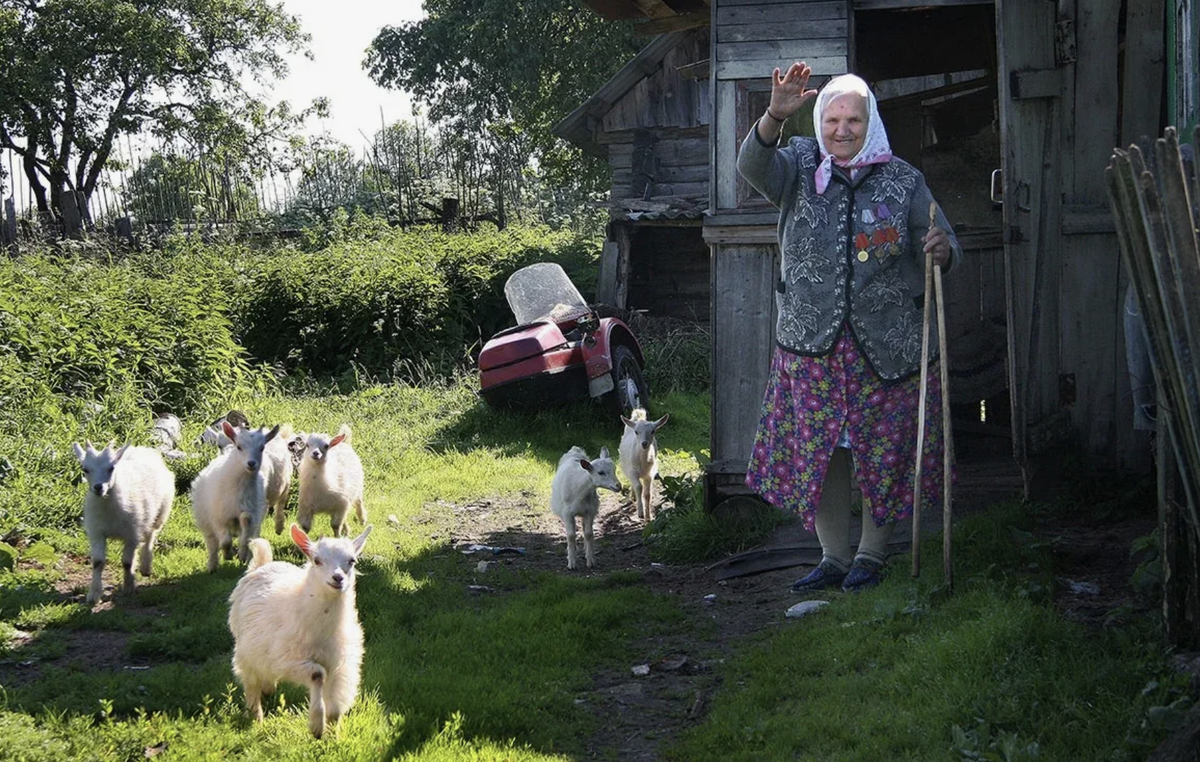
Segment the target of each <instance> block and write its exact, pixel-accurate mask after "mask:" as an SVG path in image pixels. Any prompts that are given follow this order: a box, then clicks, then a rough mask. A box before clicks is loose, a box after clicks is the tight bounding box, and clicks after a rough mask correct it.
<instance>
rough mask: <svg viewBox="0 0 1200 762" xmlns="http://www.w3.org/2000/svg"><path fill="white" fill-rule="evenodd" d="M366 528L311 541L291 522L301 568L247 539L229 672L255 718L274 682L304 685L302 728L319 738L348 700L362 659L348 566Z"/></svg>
mask: <svg viewBox="0 0 1200 762" xmlns="http://www.w3.org/2000/svg"><path fill="white" fill-rule="evenodd" d="M370 533H371V527H369V526H368V527H367V528H365V529H363V532H362V534H360V535H359V536H358V537H356V538H354V540H353V541H351V540H348V539H345V538H340V537H338V538H333V537H323V538H321V539H320V540H318V541H316V542H313V541H312V540H310V539H309V537H308V535H307V534H305V533H304V530H302V529H300V527H298V526H296V525H295V524H293V525H292V541H293V542H295V543H296V545H297V546H298V547H299V548H300V550H301V551H303V553H304V555H305V556H306V557H307V558H308V563H306V564H305V565H304V566H303V567H299V566H294V565H292V564H289V563H287V562H285V561H272V560H271V545H270V544H269V543H268V542H267V541H266V540H264V539H261V538H257V539H254V540H252V541H251V542H250V548H251V550H252V552H253V559H252V560H251V562H250V566H249V568H248V569H247V570H246V574H245V575H244V576H243V577H242V578H241V580H240V581H238V584H237V587H236V588H234V590H233V594H232V595H230V596H229V604H230V605H229V631H230V632H232V633H233V672H234V674H235V675H237V678H238V680H240V681H241V683H242V687H243V688H244V689H245V691H246V709H247V710H248V711H249V713H250V716H251V718H252V719H254V720H255V721H259V720H262V717H263V710H262V697H263V695H264V694H270V693H273V692H274V691H275V687H276V685H277V684H278V683H279V681H280V680H283V681H286V682H289V683H295V684H296V685H303V686H306V687H307V688H308V692H309V704H308V729H309V730H310V731H311V732H312V734H313V735H314V736H316V737H317V738H320V737H321V735H322V734H323V733H324V732H325V726H326V724H327V723H335V722H337V721H338V719H339V718H340V717H341V716H342V715H343V714H345V713H346V712H347V711H349V709H350V706H351V705H352V704H353V703H354V699H355V697H356V696H357V695H358V683H359V678H360V673H361V669H362V658H363V631H362V625H360V624H359V622H358V609H357V607H356V605H355V594H354V579H355V571H354V570H355V565H356V563H357V562H358V557H359V555H361V553H362V549H363V546H364V545H365V544H366V542H367V535H369V534H370Z"/></svg>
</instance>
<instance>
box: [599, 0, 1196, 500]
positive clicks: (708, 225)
mask: <svg viewBox="0 0 1200 762" xmlns="http://www.w3.org/2000/svg"><path fill="white" fill-rule="evenodd" d="M588 4H589V5H590V6H591V7H592V8H593V9H595V10H597V12H600V13H601V14H602V15H605V16H606V17H608V18H637V17H641V18H643V19H644V20H645V21H644V23H646V24H648V25H657V26H656V27H651V28H657V29H669V28H671V25H674V27H675V28H686V27H690V28H691V31H690V32H689V34H691V35H698V34H699V30H700V29H703V28H705V27H707V29H708V32H709V34H708V41H709V49H708V50H709V53H708V63H707V66H706V67H702V66H701V64H700V62H698V61H689V62H688V67H689V69H688V70H689V71H690V72H693V73H694V72H697V71H700V70H702V69H703V70H705V72H706V74H707V81H706V85H707V88H708V93H709V97H710V98H711V106H710V108H709V109H707V110H706V111H705V113H706V114H711V120H710V121H711V124H710V126H709V130H708V138H709V141H710V156H711V164H710V166H709V172H708V178H709V188H708V194H709V195H708V204H707V206H708V208H707V211H706V212H705V213H704V215H703V227H702V235H703V240H704V242H705V243H706V244H707V245H708V248H709V252H710V267H711V292H710V295H711V315H712V321H711V323H712V332H713V379H712V381H713V385H712V394H713V408H712V410H713V412H712V461H713V462H712V466H711V469H710V479H709V481H710V486H711V487H712V493H711V494H712V495H713V497H714V498H720V496H722V495H724V494H729V493H733V492H736V491H737V490H738V487H739V485H740V484H741V479H742V475H743V474H744V469H745V466H746V462H747V457H748V454H749V451H750V448H751V443H752V440H753V436H754V430H755V427H756V424H757V421H758V417H759V406H760V404H761V395H762V392H763V389H764V386H765V383H766V377H767V372H768V364H769V357H770V353H771V351H772V346H773V343H774V342H773V331H774V324H775V315H774V312H775V300H774V285H775V282H776V280H777V277H778V276H777V273H778V268H779V263H778V256H779V254H778V247H777V245H776V230H775V225H776V222H777V217H778V214H777V212H776V210H775V209H774V208H773V207H771V206H770V205H768V204H767V203H766V202H765V201H764V200H762V199H761V198H760V197H758V195H757V194H756V193H755V192H754V191H753V190H751V189H749V188H748V187H747V185H746V184H745V183H744V182H743V181H742V180H741V178H740V177H739V176H738V175H737V169H736V154H737V149H738V146H739V144H740V142H741V140H742V138H743V137H744V136H745V135H746V134H747V133H748V132H749V130H750V128H751V126H752V124H753V122H754V120H755V119H756V118H757V117H758V116H759V115H760V114H762V112H763V110H764V108H765V106H766V103H767V101H768V99H769V93H770V79H769V77H770V73H771V71H772V69H773V68H774V67H776V66H779V67H781V68H783V67H785V66H787V65H788V64H790V63H791V62H792V61H795V60H804V61H807V62H808V63H809V64H810V65H811V66H812V67H813V69H814V73H815V75H817V81H818V82H819V81H821V80H823V79H825V78H827V77H829V76H832V75H836V74H840V73H844V72H847V71H851V72H855V73H858V74H860V75H861V76H863V77H864V78H865V79H867V80H868V82H870V83H871V85H872V87H873V88H874V89H875V92H876V93H877V95H878V96H879V99H880V109H881V112H882V114H883V118H884V122H885V124H886V125H887V127H888V132H889V137H890V138H891V142H892V146H893V149H894V151H895V153H896V154H897V155H899V156H900V157H902V158H904V159H906V160H907V161H909V162H910V163H912V164H914V165H916V166H917V167H918V168H920V169H921V170H922V171H923V172H924V173H925V175H926V178H927V180H928V183H929V186H930V188H931V189H932V190H933V193H934V195H935V197H937V198H938V200H939V202H940V203H941V204H942V206H943V208H944V209H945V211H946V213H947V214H948V216H949V217H950V219H951V221H952V223H953V224H954V225H955V229H956V231H957V232H958V234H959V239H960V241H961V242H962V243H963V245H964V249H965V252H966V257H965V258H964V259H965V262H964V266H963V267H962V268H961V269H960V270H958V271H956V272H955V274H954V276H953V277H952V278H948V279H947V281H946V285H947V290H948V301H947V329H948V330H947V333H948V337H949V341H950V368H951V390H952V395H953V401H954V410H955V428H956V431H963V432H978V433H983V434H996V435H999V436H1001V437H1004V438H1006V439H1007V440H1009V441H1011V451H1012V453H1013V456H1014V457H1015V459H1016V461H1017V462H1018V463H1019V464H1020V466H1021V469H1022V473H1023V475H1024V486H1025V488H1026V491H1027V492H1028V491H1029V490H1030V489H1032V488H1033V487H1034V485H1035V484H1036V482H1037V478H1036V477H1037V475H1038V472H1039V468H1041V467H1043V466H1046V467H1048V468H1049V469H1053V468H1054V467H1055V465H1056V464H1055V463H1054V462H1053V459H1052V458H1050V457H1047V454H1048V453H1050V452H1052V451H1053V450H1054V448H1055V447H1056V446H1058V445H1060V444H1063V443H1065V442H1067V441H1071V440H1073V441H1075V442H1077V443H1079V444H1081V445H1082V446H1083V447H1084V448H1085V449H1086V450H1087V451H1088V452H1089V453H1091V454H1092V455H1093V456H1095V457H1096V458H1097V459H1098V460H1099V462H1101V463H1103V464H1105V465H1107V466H1109V467H1112V468H1125V469H1142V468H1144V467H1145V466H1146V465H1148V463H1149V455H1148V447H1147V441H1146V436H1145V435H1144V434H1141V433H1138V432H1134V430H1133V426H1132V404H1131V394H1130V385H1129V380H1128V375H1127V372H1126V367H1125V362H1124V356H1125V349H1124V335H1123V322H1122V304H1123V297H1124V294H1125V288H1126V280H1125V277H1124V275H1123V274H1122V272H1121V268H1120V257H1119V252H1118V249H1117V242H1116V239H1115V235H1114V226H1113V221H1112V217H1111V213H1110V211H1109V209H1108V205H1107V199H1106V195H1105V186H1104V175H1103V170H1104V167H1105V165H1106V164H1107V162H1108V158H1109V155H1110V153H1111V150H1112V148H1113V147H1114V146H1116V145H1120V144H1128V143H1129V142H1130V141H1132V140H1133V139H1135V138H1136V137H1137V136H1139V135H1143V134H1144V135H1154V134H1157V133H1158V132H1159V131H1160V126H1161V121H1162V113H1163V111H1164V108H1163V105H1164V104H1163V95H1164V91H1166V90H1167V88H1166V87H1165V84H1166V77H1167V75H1168V73H1169V71H1168V70H1169V68H1170V67H1168V66H1167V65H1166V63H1165V58H1166V55H1165V51H1166V50H1167V48H1166V47H1165V42H1166V38H1167V36H1168V34H1167V31H1168V30H1167V27H1166V26H1165V24H1166V20H1167V19H1168V17H1169V16H1172V15H1173V16H1175V17H1178V18H1179V19H1186V22H1187V23H1185V24H1175V25H1174V26H1172V27H1171V30H1170V31H1171V34H1172V36H1173V38H1174V39H1175V40H1176V41H1178V40H1183V39H1184V38H1187V30H1188V29H1191V30H1193V33H1194V12H1193V11H1192V10H1191V9H1190V7H1189V5H1188V3H1187V2H1184V0H1133V1H1128V2H1127V1H1126V0H1057V2H1049V1H1048V0H1006V1H1005V2H1003V3H995V4H994V3H993V2H991V0H925V2H905V1H904V0H710V1H709V2H707V3H706V5H707V6H708V7H707V9H696V8H695V5H696V3H695V2H689V3H687V4H686V6H685V5H684V4H682V3H677V2H675V1H674V0H588ZM675 33H676V34H678V32H675ZM660 39H661V38H660ZM1187 39H1190V40H1191V42H1187V41H1186V40H1185V42H1186V44H1187V45H1191V46H1192V47H1191V48H1188V49H1187V50H1185V51H1183V53H1182V54H1181V55H1182V59H1181V61H1182V63H1181V64H1180V65H1178V66H1176V68H1175V69H1174V70H1173V72H1174V74H1175V76H1174V78H1173V79H1172V87H1175V80H1178V79H1180V78H1186V77H1191V78H1192V79H1193V80H1194V78H1195V76H1196V75H1195V71H1196V61H1195V45H1194V39H1193V38H1187ZM1172 50H1174V48H1172ZM1189 56H1190V58H1189ZM1177 57H1178V56H1177ZM1189 66H1190V68H1188V67H1189ZM1189 72H1190V73H1189ZM664 76H665V75H664ZM1193 84H1194V82H1193ZM1182 90H1183V91H1187V86H1186V85H1185V86H1183V87H1182ZM1193 92H1194V89H1193ZM698 112H699V109H698ZM623 127H624V128H625V129H626V130H627V131H629V132H631V133H636V131H637V130H638V129H639V127H640V125H636V124H633V123H629V122H625V123H623ZM789 128H790V129H796V130H800V129H803V125H802V124H797V125H795V126H791V125H789ZM631 142H632V141H631ZM614 167H616V163H615V162H614ZM620 177H621V175H619V174H614V191H615V190H616V187H617V186H618V185H620V183H621V182H622V181H621V180H619V179H618V178H620ZM622 192H623V191H622ZM614 245H618V246H619V239H614ZM635 255H636V252H635ZM635 261H636V256H635ZM1005 446H1006V447H1007V446H1008V444H1007V443H1006V444H1005Z"/></svg>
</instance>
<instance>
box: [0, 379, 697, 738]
mask: <svg viewBox="0 0 1200 762" xmlns="http://www.w3.org/2000/svg"><path fill="white" fill-rule="evenodd" d="M227 404H228V406H232V407H237V408H239V409H241V410H244V411H245V412H246V413H247V414H248V416H249V417H250V419H251V420H252V421H254V422H260V421H261V422H277V421H285V420H286V421H290V422H291V423H292V424H293V425H294V426H295V427H296V428H297V429H302V430H306V431H317V430H324V431H335V430H336V429H337V427H338V426H339V425H340V424H341V423H342V422H344V421H345V422H350V423H351V425H352V426H353V428H354V444H355V448H356V450H357V451H358V452H359V454H360V455H361V457H362V459H363V462H364V464H365V468H366V477H367V485H368V486H367V493H366V499H367V508H368V511H369V512H370V514H371V521H372V523H373V524H374V526H375V532H374V533H373V534H372V535H371V538H370V540H369V542H368V545H367V549H366V557H365V558H364V561H363V563H362V564H361V565H360V569H361V578H360V580H359V583H358V588H359V598H358V602H359V612H360V617H361V619H362V622H363V627H364V631H365V633H366V637H367V644H366V649H367V658H366V661H365V663H364V668H363V686H364V697H363V701H362V703H361V704H360V705H359V706H358V708H357V709H356V710H355V711H354V712H352V713H351V714H350V715H349V716H348V717H347V718H346V720H345V722H344V723H343V724H342V726H341V727H340V728H339V730H338V732H337V734H336V737H335V738H333V739H331V740H326V741H322V742H316V741H313V740H312V739H310V738H309V737H308V735H307V731H306V726H305V720H304V716H303V708H304V707H305V706H306V705H307V696H306V695H305V693H304V692H303V691H301V690H299V689H297V688H294V687H293V688H287V689H285V690H283V691H282V692H281V695H282V696H283V699H282V701H283V707H282V709H281V708H280V707H279V706H278V704H276V705H274V707H273V708H271V707H269V711H268V718H267V721H266V722H265V723H264V724H263V725H262V726H261V727H252V726H251V725H250V724H249V723H247V722H245V721H244V720H243V719H242V717H241V694H240V689H236V687H235V686H234V684H233V676H232V672H231V669H230V665H229V656H230V651H231V648H232V638H231V636H230V634H229V631H228V628H227V625H226V616H227V612H228V602H227V601H228V597H229V593H230V592H231V590H232V588H233V586H234V585H235V584H236V582H237V579H238V578H239V576H240V572H241V570H240V568H239V567H238V566H237V565H236V564H232V563H226V564H223V565H222V566H221V567H220V568H219V569H218V571H217V572H216V573H215V574H212V575H210V574H207V573H204V572H203V565H204V547H203V542H202V540H201V538H200V535H199V534H198V532H197V531H196V529H195V527H194V524H193V522H192V518H191V515H190V504H189V501H188V500H187V497H186V495H185V494H181V495H180V496H178V497H177V498H176V502H175V505H174V509H173V511H172V515H171V518H170V520H169V521H168V524H167V526H166V527H165V529H164V531H163V532H162V534H161V535H160V540H159V544H158V552H157V553H156V557H155V566H154V572H155V574H154V578H153V579H152V580H151V582H150V583H149V584H142V585H141V586H140V587H139V590H138V592H137V596H138V607H136V608H123V607H122V604H121V601H119V600H118V602H117V604H116V606H115V607H114V608H112V609H110V610H105V611H101V612H97V613H91V612H89V611H87V610H86V608H85V607H84V606H83V605H82V604H79V603H68V602H63V601H62V599H61V597H60V595H59V594H58V593H57V592H56V591H55V590H54V588H53V582H54V580H55V577H56V573H55V572H53V571H47V570H38V569H34V568H29V567H23V568H22V569H21V570H20V571H18V572H0V625H2V626H3V627H4V628H5V630H4V631H5V632H6V633H8V634H9V635H10V636H11V634H12V632H13V630H14V628H15V629H17V630H21V631H22V632H26V633H30V634H31V635H32V636H33V639H32V640H31V641H28V642H25V643H23V644H22V645H20V646H18V647H16V648H15V649H12V650H10V651H9V652H8V653H0V658H7V659H10V660H12V661H24V660H27V659H31V658H35V657H37V658H43V659H49V658H53V657H56V656H62V655H63V654H64V652H66V650H67V647H68V642H67V641H68V639H73V640H72V643H74V644H75V645H76V647H77V648H78V647H79V644H86V643H87V642H88V640H87V638H88V637H90V636H92V634H93V632H94V633H97V634H98V633H99V632H102V631H107V632H116V633H125V634H126V635H127V637H126V639H124V641H123V643H124V645H123V648H124V651H123V652H122V653H119V654H117V655H116V662H117V668H116V669H109V670H103V671H92V670H89V669H88V663H87V662H88V659H87V658H86V657H85V658H73V659H58V660H57V661H55V662H54V664H53V665H52V666H50V665H47V666H44V667H43V673H42V678H41V679H39V680H37V681H36V682H32V683H28V684H24V685H16V686H11V687H6V688H5V690H4V692H3V693H0V758H3V759H63V758H71V759H78V758H88V759H128V758H134V757H139V756H140V755H141V753H142V751H143V750H144V749H146V748H151V747H154V746H155V745H157V744H159V743H161V742H164V741H165V742H166V743H167V745H168V748H169V750H170V752H171V753H170V755H169V756H168V757H167V758H170V759H194V758H213V759H223V758H239V759H309V758H322V759H327V758H328V759H369V758H375V757H389V758H390V757H398V758H401V759H414V760H415V759H422V760H424V759H434V760H475V759H478V760H490V759H512V760H549V759H566V758H569V757H563V756H561V755H562V754H567V755H571V754H575V755H577V754H579V753H580V752H581V751H582V749H583V748H584V744H585V743H586V739H587V738H588V737H589V735H590V734H591V733H592V732H593V731H594V729H595V725H594V723H595V720H594V719H593V717H592V715H591V713H590V712H589V711H588V710H586V709H585V708H580V707H579V706H577V705H576V703H575V701H574V699H575V698H577V697H580V696H585V695H586V694H587V692H588V689H589V688H590V686H591V681H592V679H593V676H594V674H595V673H596V671H597V670H600V669H604V668H611V667H614V666H618V665H619V666H621V667H624V666H625V665H626V664H628V663H629V662H630V661H631V660H633V659H634V658H636V652H635V651H634V646H633V644H634V642H635V641H636V640H637V639H638V638H641V637H645V636H647V635H650V634H653V633H654V632H655V631H662V632H666V631H668V630H671V629H675V628H678V627H679V626H680V625H681V623H682V614H681V612H680V610H679V608H678V606H677V605H676V604H674V603H673V602H669V601H665V600H660V599H659V598H658V597H657V596H655V595H654V594H653V593H651V592H649V591H648V590H647V589H646V588H645V586H643V585H640V584H639V580H640V577H639V575H636V574H628V573H613V574H610V575H602V576H587V575H582V574H576V575H565V574H560V573H557V572H556V573H548V572H538V571H534V570H529V569H528V568H522V567H521V566H520V565H519V564H514V565H500V566H498V567H496V568H494V569H492V570H489V572H488V577H487V579H486V584H487V585H488V586H489V587H491V588H493V589H494V590H495V593H492V594H488V595H484V596H477V595H473V594H472V593H470V592H469V591H468V585H470V584H473V583H474V582H476V581H477V580H476V579H475V574H474V572H475V570H474V566H475V559H468V558H466V557H464V556H462V555H461V554H459V553H457V552H455V551H453V550H452V549H451V548H449V547H448V544H447V543H448V540H449V536H450V533H451V532H452V531H453V530H454V529H455V526H456V522H457V519H456V517H455V514H454V513H453V511H452V510H451V509H450V508H449V507H448V506H449V504H452V503H465V502H469V501H472V500H479V499H484V498H503V497H506V496H508V497H513V498H514V502H515V504H517V505H519V504H520V503H521V502H523V503H524V504H525V505H524V506H523V507H519V508H517V510H523V511H525V512H527V513H537V512H546V513H548V507H547V506H548V496H549V485H550V480H551V478H552V476H553V471H554V468H555V466H556V464H557V460H558V457H559V456H560V455H561V453H562V452H563V451H565V450H566V449H567V448H568V447H569V446H571V445H573V444H580V445H583V446H584V447H586V448H587V449H588V450H589V451H590V452H593V453H594V452H596V451H597V450H599V448H600V447H601V446H602V445H607V446H608V447H609V448H610V449H611V450H613V451H614V452H615V449H616V445H617V442H618V440H619V436H620V425H619V423H613V422H612V421H610V420H608V419H606V418H604V417H603V416H602V415H601V414H599V413H598V412H597V411H596V410H595V409H593V408H591V407H587V406H581V407H575V408H566V409H559V410H547V411H541V412H538V413H536V414H531V415H524V414H502V413H494V412H491V411H488V410H486V409H485V408H483V407H482V406H481V405H479V404H478V403H477V401H476V398H475V395H474V393H473V391H472V389H471V385H470V384H469V383H457V384H448V385H443V386H433V387H427V388H417V387H409V386H376V387H371V388H368V389H365V390H363V391H360V392H357V393H354V394H350V395H336V394H325V393H320V392H319V391H314V392H312V393H308V394H294V395H292V396H287V397H282V396H273V397H252V398H251V397H246V398H233V399H230V400H228V401H227ZM656 410H662V411H663V412H670V413H671V414H672V423H671V436H670V437H669V438H668V437H667V436H666V435H665V434H664V442H665V443H668V444H670V445H673V447H671V448H670V449H668V450H666V451H665V452H664V460H665V466H664V470H666V471H667V472H668V473H676V474H681V473H685V472H689V471H690V472H693V473H694V472H696V470H697V469H698V465H697V461H696V458H695V457H694V456H693V454H692V453H698V452H701V451H702V450H703V449H704V447H706V446H707V419H708V416H707V410H706V404H705V401H704V399H703V398H701V397H697V396H694V395H691V396H689V395H682V394H673V395H668V396H667V397H666V398H664V399H662V400H661V403H660V404H657V405H656ZM203 423H204V422H203V421H188V422H186V426H185V432H184V441H187V442H190V441H191V440H192V439H193V438H194V437H195V436H196V435H197V434H198V433H199V431H200V429H201V428H202V425H203ZM76 489H77V490H78V494H77V495H76V498H77V504H81V503H82V491H81V488H76ZM294 499H295V498H293V500H294ZM517 520H519V516H518V517H517ZM268 524H269V522H268ZM315 531H316V532H317V533H318V534H323V533H325V532H327V531H328V530H327V528H326V526H324V525H323V524H322V523H320V521H319V522H318V524H317V526H316V527H315ZM40 536H41V537H42V539H43V541H44V542H46V543H48V544H49V545H51V546H53V549H54V552H55V553H57V554H74V555H77V556H84V555H86V552H87V546H86V540H85V538H84V537H83V533H82V531H79V530H67V531H59V530H53V529H46V530H44V531H42V532H40ZM266 536H267V538H268V539H269V540H271V542H272V544H273V546H274V549H275V552H276V555H277V557H281V558H285V559H290V560H292V561H294V562H298V561H299V559H300V557H299V554H298V552H297V551H296V550H295V549H294V548H292V547H291V546H290V544H289V543H287V542H286V541H285V540H284V539H283V538H279V537H276V536H275V534H274V532H273V531H270V529H267V531H266ZM119 553H120V547H119V546H118V545H117V544H111V545H110V550H109V558H110V566H109V567H108V569H107V572H106V574H107V578H106V579H107V581H108V582H109V584H112V583H113V582H115V581H117V580H118V574H119V571H118V570H119V565H118V564H114V563H112V561H113V560H114V559H117V558H119ZM46 560H49V561H51V562H52V561H53V556H51V557H50V558H48V559H46ZM6 640H7V639H6ZM139 664H149V665H151V668H150V669H137V670H131V669H123V668H121V667H125V666H132V665H139Z"/></svg>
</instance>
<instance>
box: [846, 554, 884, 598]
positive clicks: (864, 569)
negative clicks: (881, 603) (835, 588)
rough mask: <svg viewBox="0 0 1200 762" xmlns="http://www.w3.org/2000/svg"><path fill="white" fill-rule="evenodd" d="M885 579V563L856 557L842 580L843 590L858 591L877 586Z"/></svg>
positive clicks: (848, 591)
mask: <svg viewBox="0 0 1200 762" xmlns="http://www.w3.org/2000/svg"><path fill="white" fill-rule="evenodd" d="M882 581H883V564H881V563H876V562H875V561H869V560H867V559H865V558H856V559H854V563H853V564H851V565H850V571H849V572H848V573H847V574H846V578H845V579H844V580H843V581H842V591H843V592H847V593H857V592H859V591H862V590H868V589H870V588H872V587H875V586H876V585H878V584H879V583H880V582H882Z"/></svg>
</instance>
